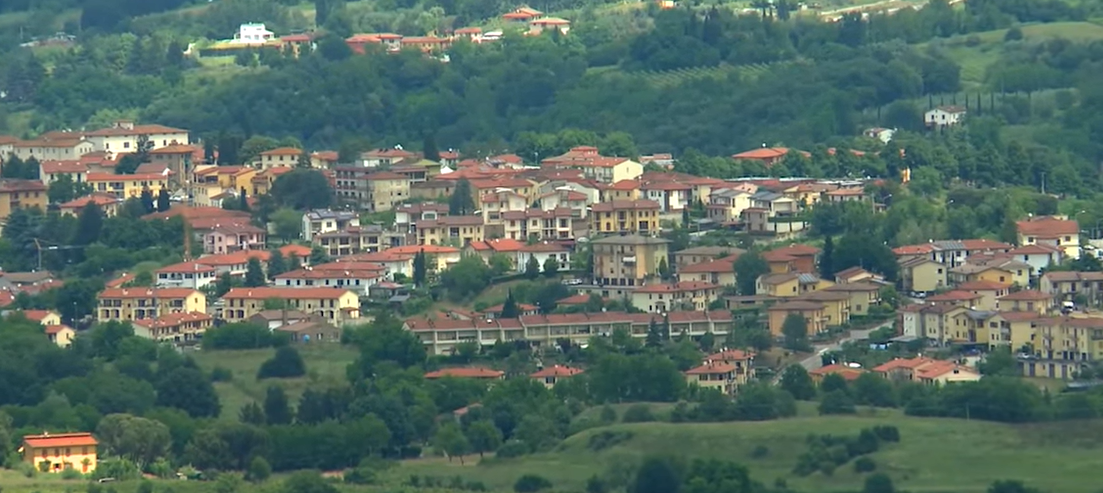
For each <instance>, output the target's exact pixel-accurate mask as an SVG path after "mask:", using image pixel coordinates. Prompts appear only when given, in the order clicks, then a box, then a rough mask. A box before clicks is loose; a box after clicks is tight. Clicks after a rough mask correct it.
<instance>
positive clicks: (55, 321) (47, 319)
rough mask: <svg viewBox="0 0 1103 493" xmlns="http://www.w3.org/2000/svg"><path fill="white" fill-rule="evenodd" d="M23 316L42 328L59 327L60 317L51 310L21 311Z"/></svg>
mask: <svg viewBox="0 0 1103 493" xmlns="http://www.w3.org/2000/svg"><path fill="white" fill-rule="evenodd" d="M23 316H24V317H27V320H30V321H32V322H38V323H39V324H40V325H42V326H50V325H61V315H60V314H58V313H57V312H55V311H53V310H23Z"/></svg>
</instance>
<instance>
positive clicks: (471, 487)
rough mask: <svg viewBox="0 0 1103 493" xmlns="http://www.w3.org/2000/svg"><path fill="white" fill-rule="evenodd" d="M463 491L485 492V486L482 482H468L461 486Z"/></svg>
mask: <svg viewBox="0 0 1103 493" xmlns="http://www.w3.org/2000/svg"><path fill="white" fill-rule="evenodd" d="M463 489H465V490H467V491H486V484H484V483H483V482H482V481H468V482H467V484H464V485H463Z"/></svg>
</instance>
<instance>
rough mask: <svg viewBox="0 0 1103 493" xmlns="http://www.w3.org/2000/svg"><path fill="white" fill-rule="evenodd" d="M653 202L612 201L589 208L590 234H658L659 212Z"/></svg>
mask: <svg viewBox="0 0 1103 493" xmlns="http://www.w3.org/2000/svg"><path fill="white" fill-rule="evenodd" d="M661 210H662V208H661V207H660V206H659V203H658V202H655V201H653V200H620V201H618V200H614V201H610V202H601V203H598V204H594V205H593V206H592V207H591V208H590V212H591V213H592V215H591V216H590V217H591V219H590V232H591V233H600V234H617V233H621V234H623V233H627V234H640V235H649V234H658V233H659V212H660V211H661Z"/></svg>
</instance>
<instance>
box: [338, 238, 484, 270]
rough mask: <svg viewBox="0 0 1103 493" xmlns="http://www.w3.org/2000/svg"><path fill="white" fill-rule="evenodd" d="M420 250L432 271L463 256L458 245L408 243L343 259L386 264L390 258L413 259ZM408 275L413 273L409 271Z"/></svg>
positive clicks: (450, 264) (449, 265)
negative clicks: (375, 252) (374, 252)
mask: <svg viewBox="0 0 1103 493" xmlns="http://www.w3.org/2000/svg"><path fill="white" fill-rule="evenodd" d="M419 252H425V256H426V267H427V269H428V270H429V272H430V273H436V272H443V271H444V270H446V269H448V268H449V267H451V266H452V265H453V264H455V263H456V262H459V261H460V258H461V257H462V255H461V250H460V249H459V248H456V247H450V246H442V245H406V246H401V247H394V248H388V249H386V250H384V251H382V252H379V253H378V254H370V253H368V254H359V255H353V256H351V257H348V258H347V259H341V260H347V261H350V262H355V261H360V262H377V263H382V264H384V265H386V264H387V259H388V258H401V257H409V259H410V260H412V259H413V258H414V255H417V254H418V253H419ZM388 256H390V257H388ZM407 275H411V274H410V273H407Z"/></svg>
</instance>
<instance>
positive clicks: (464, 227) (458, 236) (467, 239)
mask: <svg viewBox="0 0 1103 493" xmlns="http://www.w3.org/2000/svg"><path fill="white" fill-rule="evenodd" d="M414 227H415V228H416V230H417V242H418V244H419V245H458V246H466V245H467V244H468V243H471V242H473V241H483V218H482V217H479V216H441V217H438V218H437V219H434V220H422V221H418V222H417V223H415V225H414Z"/></svg>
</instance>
